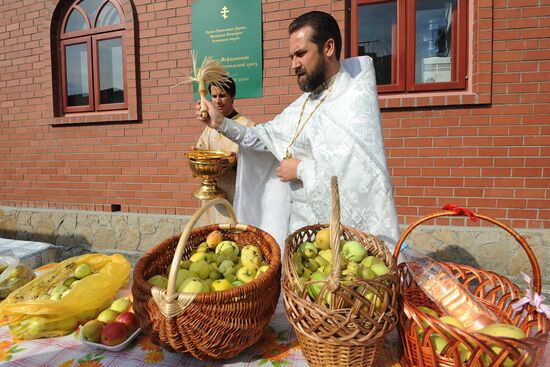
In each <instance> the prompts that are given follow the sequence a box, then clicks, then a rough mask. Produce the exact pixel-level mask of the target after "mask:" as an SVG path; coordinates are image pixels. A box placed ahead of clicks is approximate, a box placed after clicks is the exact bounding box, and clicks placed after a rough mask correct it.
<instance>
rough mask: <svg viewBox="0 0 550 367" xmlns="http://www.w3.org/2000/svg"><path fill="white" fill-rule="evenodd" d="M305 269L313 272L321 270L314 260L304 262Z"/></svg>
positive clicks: (307, 259)
mask: <svg viewBox="0 0 550 367" xmlns="http://www.w3.org/2000/svg"><path fill="white" fill-rule="evenodd" d="M303 265H304V267H305V268H307V269H309V270H311V271H312V272H314V271H317V269H319V263H318V262H317V261H315V260H314V259H309V258H306V259H305V260H304V264H303Z"/></svg>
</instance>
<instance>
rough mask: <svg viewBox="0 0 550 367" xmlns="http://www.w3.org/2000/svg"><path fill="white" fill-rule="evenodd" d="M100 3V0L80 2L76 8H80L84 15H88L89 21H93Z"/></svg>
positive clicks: (83, 0)
mask: <svg viewBox="0 0 550 367" xmlns="http://www.w3.org/2000/svg"><path fill="white" fill-rule="evenodd" d="M100 3H101V0H82V1H81V2H80V3H78V6H80V7H81V8H82V9H84V11H85V12H86V14H88V18H90V21H91V22H93V21H94V17H95V13H97V8H98V7H99V4H100Z"/></svg>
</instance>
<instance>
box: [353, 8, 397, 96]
mask: <svg viewBox="0 0 550 367" xmlns="http://www.w3.org/2000/svg"><path fill="white" fill-rule="evenodd" d="M358 23H359V30H358V55H368V56H370V57H371V58H372V60H373V62H374V69H375V72H376V84H378V85H381V84H392V83H394V82H395V80H393V79H394V78H392V69H393V68H394V66H393V65H392V53H393V50H394V44H393V42H395V41H396V40H395V35H394V34H395V28H396V23H397V2H395V1H394V2H388V3H382V4H371V5H364V6H361V7H359V12H358Z"/></svg>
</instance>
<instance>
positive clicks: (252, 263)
mask: <svg viewBox="0 0 550 367" xmlns="http://www.w3.org/2000/svg"><path fill="white" fill-rule="evenodd" d="M262 261H263V255H262V251H261V250H260V249H259V248H258V247H256V246H254V245H246V246H245V247H243V249H242V250H241V263H242V264H243V266H248V267H250V268H254V267H255V268H256V269H257V268H259V267H260V266H261V265H262Z"/></svg>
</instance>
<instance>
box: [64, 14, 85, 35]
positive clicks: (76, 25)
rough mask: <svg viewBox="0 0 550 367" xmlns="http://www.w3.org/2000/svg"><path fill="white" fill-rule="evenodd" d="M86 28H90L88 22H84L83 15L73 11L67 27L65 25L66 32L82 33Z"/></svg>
mask: <svg viewBox="0 0 550 367" xmlns="http://www.w3.org/2000/svg"><path fill="white" fill-rule="evenodd" d="M86 28H88V25H87V24H86V20H84V17H83V16H82V14H80V13H79V12H78V11H77V10H74V9H73V11H71V15H69V19H68V20H67V25H65V32H74V31H82V30H85V29H86Z"/></svg>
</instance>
